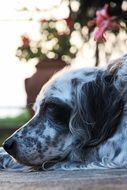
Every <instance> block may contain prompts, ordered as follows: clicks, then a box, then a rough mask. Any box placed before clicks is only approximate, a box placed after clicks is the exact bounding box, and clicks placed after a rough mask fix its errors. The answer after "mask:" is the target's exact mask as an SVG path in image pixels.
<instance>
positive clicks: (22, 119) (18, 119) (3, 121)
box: [0, 111, 30, 128]
mask: <svg viewBox="0 0 127 190" xmlns="http://www.w3.org/2000/svg"><path fill="white" fill-rule="evenodd" d="M29 118H30V116H29V113H28V111H23V112H22V113H20V114H19V115H18V116H15V117H6V118H0V128H3V127H7V128H8V127H9V128H10V127H12V128H14V127H19V126H22V125H23V124H24V123H26V122H27V121H28V120H29Z"/></svg>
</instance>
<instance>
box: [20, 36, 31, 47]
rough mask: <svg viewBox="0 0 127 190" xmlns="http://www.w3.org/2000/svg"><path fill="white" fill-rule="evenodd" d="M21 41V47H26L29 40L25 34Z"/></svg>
mask: <svg viewBox="0 0 127 190" xmlns="http://www.w3.org/2000/svg"><path fill="white" fill-rule="evenodd" d="M21 40H22V45H23V46H25V47H26V46H28V45H29V42H30V39H29V37H28V36H27V35H26V34H24V35H22V36H21Z"/></svg>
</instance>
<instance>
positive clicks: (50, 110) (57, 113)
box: [45, 103, 70, 124]
mask: <svg viewBox="0 0 127 190" xmlns="http://www.w3.org/2000/svg"><path fill="white" fill-rule="evenodd" d="M45 114H48V115H47V116H48V117H50V118H51V119H53V120H54V121H56V122H59V123H62V124H67V123H68V122H69V118H70V109H69V107H68V106H63V105H59V104H56V103H48V104H47V106H46V110H45Z"/></svg>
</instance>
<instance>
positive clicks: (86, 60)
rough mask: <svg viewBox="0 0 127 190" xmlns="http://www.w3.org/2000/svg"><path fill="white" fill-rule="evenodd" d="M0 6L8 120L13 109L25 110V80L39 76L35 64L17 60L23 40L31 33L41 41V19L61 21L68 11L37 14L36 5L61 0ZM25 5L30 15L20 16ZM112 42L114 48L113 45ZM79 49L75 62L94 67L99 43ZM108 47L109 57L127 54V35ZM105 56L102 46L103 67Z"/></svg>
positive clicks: (0, 61) (0, 95) (0, 65)
mask: <svg viewBox="0 0 127 190" xmlns="http://www.w3.org/2000/svg"><path fill="white" fill-rule="evenodd" d="M0 2H1V6H0V88H1V89H0V116H8V115H15V114H16V113H17V109H10V107H14V108H16V107H24V106H25V104H26V94H25V90H24V79H25V78H27V77H29V76H31V75H32V73H33V72H35V69H34V65H35V62H31V63H21V62H19V60H18V59H17V58H16V57H15V51H16V48H17V47H18V46H19V45H20V36H21V35H22V34H24V33H27V34H29V35H30V37H31V38H32V39H37V38H39V31H38V29H39V25H38V22H37V20H38V19H39V17H41V16H44V17H46V16H47V17H51V16H52V15H53V16H54V17H55V16H56V17H57V16H58V17H59V15H61V17H64V14H65V15H67V14H68V9H67V8H66V6H65V4H63V5H62V6H63V7H62V8H61V7H60V9H58V10H57V11H56V10H55V13H54V12H51V11H50V14H48V12H47V13H45V14H44V13H41V14H40V13H35V12H34V6H36V5H38V6H40V8H42V7H45V8H49V7H51V6H52V5H53V4H56V5H58V4H59V3H60V0H53V1H52V0H48V1H45V0H40V1H39V0H37V1H25V0H24V1H23V0H22V1H20V0H19V1H18V0H13V1H9V0H4V1H2V0H0ZM17 2H18V3H17ZM29 2H30V3H29ZM32 2H33V3H32ZM35 2H36V3H35ZM37 2H38V3H37ZM21 5H22V6H23V5H25V6H27V7H29V11H28V12H24V14H23V13H22V12H17V11H16V10H15V8H17V9H20V8H21ZM75 6H77V5H75ZM38 8H39V7H38ZM60 13H61V14H60ZM31 17H33V21H28V19H29V18H31ZM74 41H75V42H76V43H79V39H78V37H75V38H74ZM111 41H112V44H113V45H111V44H110V42H111ZM79 45H81V51H80V53H79V56H78V58H77V60H76V61H75V62H76V63H77V66H78V67H79V66H80V65H82V66H92V65H94V60H93V58H94V52H95V42H94V41H93V39H91V41H90V43H89V44H88V43H86V44H84V45H83V44H79ZM105 46H106V48H107V49H108V51H109V53H110V52H112V56H111V58H117V57H119V56H120V55H122V54H124V53H126V47H127V37H126V34H125V32H122V33H121V34H120V35H119V36H118V38H117V39H116V38H115V37H114V36H113V35H112V34H109V35H108V36H107V42H106V43H105ZM103 52H104V51H103V45H102V47H100V58H101V65H104V64H105V62H106V59H105V55H104V53H103ZM5 108H6V109H5Z"/></svg>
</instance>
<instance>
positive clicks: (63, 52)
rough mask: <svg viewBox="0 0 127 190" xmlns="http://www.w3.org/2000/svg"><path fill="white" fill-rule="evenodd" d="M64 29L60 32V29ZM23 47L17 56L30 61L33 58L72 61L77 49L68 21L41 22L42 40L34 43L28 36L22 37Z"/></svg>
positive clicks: (18, 50) (19, 49) (19, 48)
mask: <svg viewBox="0 0 127 190" xmlns="http://www.w3.org/2000/svg"><path fill="white" fill-rule="evenodd" d="M61 26H62V27H63V29H62V30H59V27H61ZM21 38H22V45H21V46H20V47H18V49H17V52H16V55H17V57H18V58H19V59H21V60H23V59H24V60H25V61H28V60H29V59H32V58H38V59H39V60H44V59H63V60H67V59H72V58H74V57H75V55H76V52H77V49H76V47H74V46H73V47H72V45H71V42H70V39H71V28H69V26H68V22H67V21H66V20H60V21H53V20H49V21H48V20H47V21H45V20H42V21H40V39H39V40H38V41H33V40H32V39H29V37H28V36H27V35H23V36H21Z"/></svg>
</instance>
